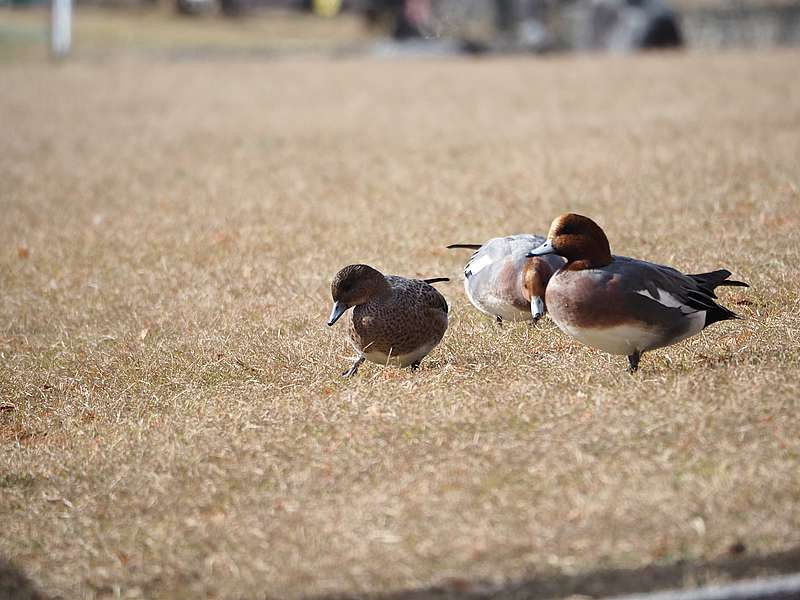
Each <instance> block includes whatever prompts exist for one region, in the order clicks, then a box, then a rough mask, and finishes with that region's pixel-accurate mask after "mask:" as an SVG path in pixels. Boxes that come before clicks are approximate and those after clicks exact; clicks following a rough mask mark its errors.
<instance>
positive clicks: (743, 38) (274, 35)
mask: <svg viewBox="0 0 800 600" xmlns="http://www.w3.org/2000/svg"><path fill="white" fill-rule="evenodd" d="M797 45H800V1H798V0H52V6H51V1H49V0H0V60H6V61H7V60H17V59H23V58H26V57H27V58H31V57H35V56H42V55H46V51H47V48H48V46H49V47H50V48H51V55H56V56H63V55H66V54H68V53H71V54H78V55H82V56H93V55H94V56H106V55H108V54H110V53H119V52H139V53H156V54H168V55H171V56H178V57H182V56H198V57H200V58H203V57H205V56H213V55H215V54H225V55H255V56H259V55H263V56H267V57H269V56H282V55H298V54H314V55H353V54H356V55H376V56H395V55H399V56H404V55H412V56H419V55H449V54H456V53H473V54H481V53H506V54H509V53H545V52H575V51H611V52H635V51H640V50H647V49H652V48H662V49H663V48H683V47H688V48H699V49H718V48H767V47H777V46H797Z"/></svg>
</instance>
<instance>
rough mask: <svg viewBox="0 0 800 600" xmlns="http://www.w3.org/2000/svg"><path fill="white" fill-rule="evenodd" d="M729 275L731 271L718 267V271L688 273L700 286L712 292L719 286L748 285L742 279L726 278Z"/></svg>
mask: <svg viewBox="0 0 800 600" xmlns="http://www.w3.org/2000/svg"><path fill="white" fill-rule="evenodd" d="M730 276H731V272H730V271H728V270H727V269H720V270H719V271H710V272H708V273H697V274H696V275H689V277H691V278H692V279H694V280H695V281H696V282H697V284H698V285H699V286H700V287H701V288H705V289H707V290H709V291H710V292H713V291H714V289H715V288H717V287H719V286H730V287H750V286H749V285H747V284H746V283H745V282H744V281H736V280H734V279H728V277H730ZM715 297H716V296H715Z"/></svg>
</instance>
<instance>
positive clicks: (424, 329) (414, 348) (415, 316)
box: [332, 265, 448, 374]
mask: <svg viewBox="0 0 800 600" xmlns="http://www.w3.org/2000/svg"><path fill="white" fill-rule="evenodd" d="M355 267H357V269H355V270H353V268H354V266H353V265H351V266H350V267H345V269H343V270H342V271H340V274H341V273H342V272H345V273H346V274H345V276H344V277H342V276H340V274H337V276H336V278H334V283H333V285H332V295H333V298H334V301H336V302H340V301H342V300H341V299H340V298H341V297H344V298H345V299H344V301H343V302H344V303H345V304H347V305H348V308H349V307H350V306H354V309H353V315H352V318H351V320H350V327H349V333H350V340H351V343H352V344H353V347H354V348H355V349H356V351H357V352H358V353H359V360H357V363H358V364H360V361H363V360H364V359H366V360H369V361H370V362H374V363H379V364H393V365H399V366H402V367H405V366H408V365H412V366H415V365H416V364H418V363H419V361H420V360H422V359H423V358H424V357H425V356H426V355H427V354H428V353H429V352H430V351H431V350H432V349H433V348H434V347H435V346H436V345H437V344H438V343H439V342H440V341H441V339H442V337H443V336H444V333H445V331H446V330H447V313H448V306H447V302H446V301H445V299H444V296H442V295H441V294H440V293H439V292H438V291H437V290H436V289H435V288H434V287H433V286H432V285H430V284H429V283H427V282H426V281H423V280H419V279H407V278H405V277H399V276H396V275H388V276H384V275H382V274H380V272H379V271H376V270H375V269H372V268H371V267H367V266H366V265H356V266H355ZM347 269H351V272H347V271H346V270H347ZM351 280H368V281H369V283H368V285H366V286H365V289H367V290H368V291H367V292H366V293H361V292H358V293H356V294H355V295H354V301H353V302H352V303H350V302H349V301H348V299H347V297H346V296H347V294H346V293H344V292H343V291H342V290H343V289H344V288H345V287H346V284H347V282H348V281H351ZM334 310H336V309H334ZM345 310H346V309H345ZM354 367H355V368H356V369H357V368H358V367H357V364H356V365H354ZM348 373H349V374H352V373H350V372H348Z"/></svg>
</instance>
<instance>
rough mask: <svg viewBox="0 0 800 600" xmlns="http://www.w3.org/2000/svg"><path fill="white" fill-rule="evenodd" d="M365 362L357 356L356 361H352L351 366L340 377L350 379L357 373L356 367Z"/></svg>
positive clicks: (361, 357)
mask: <svg viewBox="0 0 800 600" xmlns="http://www.w3.org/2000/svg"><path fill="white" fill-rule="evenodd" d="M365 360H366V358H364V357H363V356H359V357H358V358H357V359H355V361H353V365H352V366H351V367H350V368H349V369H347V371H345V372H344V373H342V377H352V376H353V375H355V374H356V371H358V367H360V366H361V363H363V362H364V361H365Z"/></svg>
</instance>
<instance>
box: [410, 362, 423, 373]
mask: <svg viewBox="0 0 800 600" xmlns="http://www.w3.org/2000/svg"><path fill="white" fill-rule="evenodd" d="M420 362H421V361H419V360H415V361H414V362H412V363H411V372H412V373H413V372H414V371H417V370H418V369H419V363H420Z"/></svg>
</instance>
